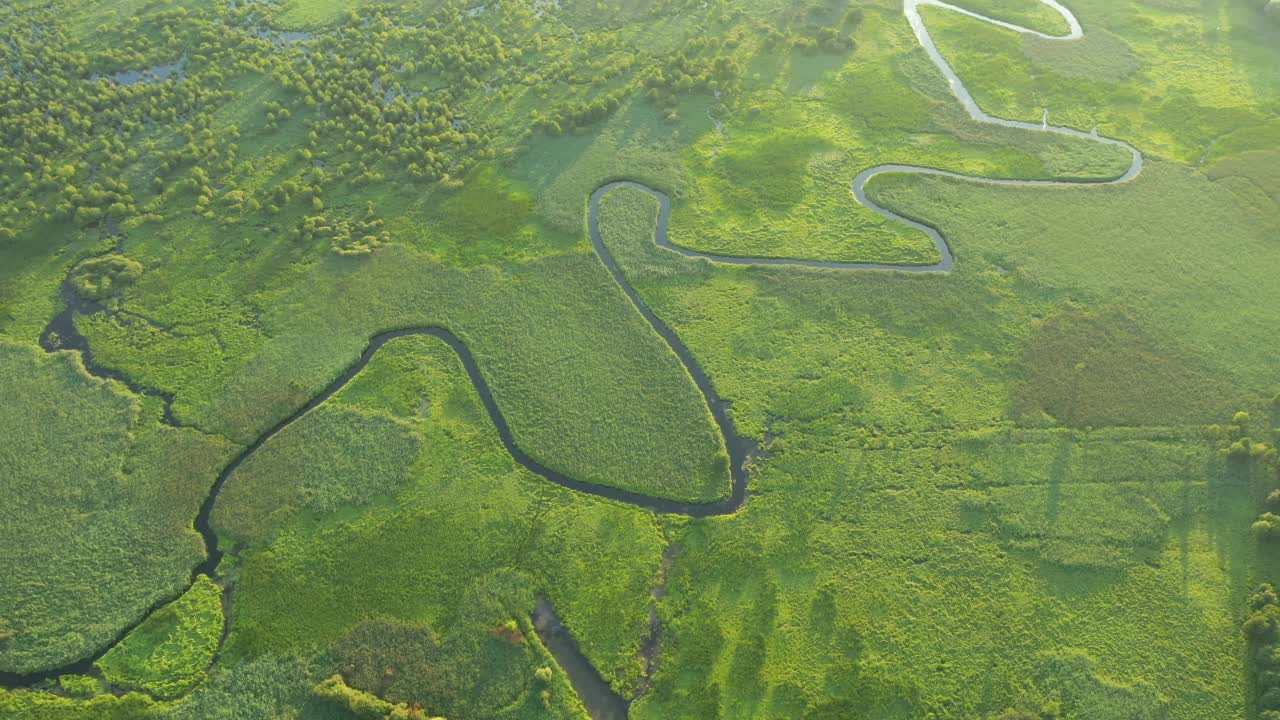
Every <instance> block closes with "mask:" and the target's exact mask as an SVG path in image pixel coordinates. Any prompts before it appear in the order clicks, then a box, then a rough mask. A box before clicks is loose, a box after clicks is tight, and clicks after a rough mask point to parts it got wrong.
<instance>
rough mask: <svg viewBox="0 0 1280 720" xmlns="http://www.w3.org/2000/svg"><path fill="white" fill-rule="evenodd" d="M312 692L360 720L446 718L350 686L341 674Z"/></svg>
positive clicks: (432, 719) (316, 687)
mask: <svg viewBox="0 0 1280 720" xmlns="http://www.w3.org/2000/svg"><path fill="white" fill-rule="evenodd" d="M311 693H312V694H313V695H315V696H316V697H317V698H319V699H320V700H324V701H326V702H329V703H331V704H333V705H335V706H336V707H339V708H341V709H342V710H344V711H346V712H347V713H350V714H351V716H352V717H356V718H359V719H360V720H444V719H443V718H430V717H428V716H427V713H426V711H425V710H423V709H422V706H420V705H409V704H406V703H396V704H392V703H389V702H387V701H386V700H383V699H382V698H379V697H378V696H376V695H373V694H370V693H367V692H364V691H363V690H356V689H355V688H352V687H349V686H348V685H347V684H346V682H344V681H343V680H342V676H341V675H333V676H332V677H329V678H328V679H326V680H324V681H323V682H321V683H320V684H319V685H316V686H315V687H314V688H312V689H311Z"/></svg>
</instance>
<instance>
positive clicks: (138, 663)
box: [96, 575, 224, 698]
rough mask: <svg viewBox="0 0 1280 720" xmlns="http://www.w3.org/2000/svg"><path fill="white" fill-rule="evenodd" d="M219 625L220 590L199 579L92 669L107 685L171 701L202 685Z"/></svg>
mask: <svg viewBox="0 0 1280 720" xmlns="http://www.w3.org/2000/svg"><path fill="white" fill-rule="evenodd" d="M223 620H224V619H223V616H222V588H220V587H218V585H217V584H215V583H214V582H213V581H212V580H210V579H209V578H208V577H207V576H204V575H201V576H200V577H198V578H196V581H195V583H194V584H193V585H192V586H191V588H190V589H189V590H187V591H186V592H185V593H183V595H182V597H180V598H178V599H177V600H175V601H173V602H172V603H169V604H168V605H166V606H164V607H163V608H161V609H160V610H157V611H156V612H154V613H152V614H151V615H150V616H149V617H148V618H147V619H146V620H145V621H144V622H143V623H142V624H141V625H139V626H138V627H137V628H135V629H134V630H133V631H132V632H130V633H129V635H128V636H126V637H125V639H124V640H122V641H121V642H120V643H119V644H118V645H115V646H114V647H112V648H111V650H110V651H108V652H107V654H106V655H104V656H103V657H102V659H101V660H99V661H98V662H97V663H96V665H97V667H98V669H100V670H101V671H102V674H103V675H104V676H105V677H106V678H107V680H108V681H109V682H110V683H112V684H113V685H118V686H120V687H126V688H136V689H139V690H144V691H146V692H147V693H148V694H149V695H152V696H153V697H159V698H172V697H177V696H179V695H182V694H184V693H186V692H188V691H190V690H191V689H192V688H194V687H195V686H196V685H198V684H200V682H201V681H203V680H204V678H205V673H206V672H207V671H208V668H209V664H210V663H211V662H212V661H213V656H214V653H216V652H217V650H218V642H219V641H220V640H221V638H222V626H223Z"/></svg>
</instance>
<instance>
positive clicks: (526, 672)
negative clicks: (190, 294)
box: [219, 338, 665, 718]
mask: <svg viewBox="0 0 1280 720" xmlns="http://www.w3.org/2000/svg"><path fill="white" fill-rule="evenodd" d="M331 404H332V405H333V406H334V410H335V411H336V410H337V409H338V408H341V410H342V412H344V413H362V414H366V415H367V416H368V417H375V418H385V422H388V423H395V424H397V425H399V426H400V427H402V428H403V430H402V432H400V433H388V432H385V431H382V432H379V431H378V428H377V427H376V426H373V427H369V428H368V429H369V432H366V433H365V434H364V435H363V436H362V437H358V438H354V439H353V442H356V443H361V444H364V445H367V446H372V447H374V448H381V447H397V446H404V447H405V448H406V449H405V450H404V451H405V452H409V453H410V457H409V459H408V461H407V462H406V463H405V468H404V469H403V470H401V472H405V471H407V473H408V478H407V479H404V480H401V481H399V482H398V483H397V484H398V485H399V486H398V487H395V488H394V491H388V492H386V493H384V494H383V496H382V497H380V498H378V499H376V500H374V501H372V502H370V503H368V504H367V505H365V506H364V507H363V508H350V507H347V508H344V509H340V510H333V509H332V508H329V509H328V511H325V509H324V506H325V505H331V504H337V503H338V502H340V501H342V500H343V499H344V498H346V497H347V493H348V492H349V491H348V490H347V489H346V488H344V487H343V486H342V485H341V484H339V483H337V482H336V481H337V480H338V479H344V478H346V477H348V473H347V472H345V471H344V468H343V467H341V466H335V465H334V464H332V463H325V462H324V461H323V453H324V452H325V451H324V446H323V445H322V444H321V443H319V442H318V441H317V440H316V439H315V438H316V436H315V435H313V434H311V432H310V431H307V430H304V429H302V428H301V427H299V431H298V432H296V433H289V432H285V433H282V434H280V435H278V436H276V437H275V438H273V440H272V441H271V442H272V443H273V444H274V443H279V444H280V445H281V446H282V447H288V448H290V449H293V450H296V451H298V452H300V453H301V454H302V455H303V456H309V457H311V458H313V459H315V460H316V465H315V467H314V470H311V471H308V472H314V473H316V474H327V475H328V477H329V478H331V479H332V480H333V481H334V482H331V483H329V484H327V485H326V484H320V485H319V487H318V491H317V493H318V494H323V493H324V492H325V491H327V494H324V495H323V496H324V497H326V498H327V500H325V501H324V502H322V503H321V504H320V505H319V506H317V505H316V503H315V502H313V501H309V500H307V499H304V498H302V497H294V498H286V499H278V500H275V503H276V504H278V505H280V507H281V508H283V509H282V510H280V511H278V512H276V513H275V516H276V517H277V518H281V520H280V522H281V524H282V527H281V529H280V530H279V532H278V534H277V536H276V537H275V538H274V540H273V541H271V542H269V543H268V542H263V543H257V542H251V543H250V546H249V549H248V550H247V551H245V552H244V553H243V556H242V564H243V567H242V569H241V570H240V571H239V576H238V580H237V589H236V600H235V603H236V604H235V623H234V625H233V631H232V635H231V638H230V640H229V649H228V653H229V655H230V656H231V657H234V658H239V657H245V658H256V657H260V656H266V655H271V654H277V653H281V652H287V651H295V652H302V653H315V652H318V651H320V650H323V649H325V648H326V647H329V646H330V645H331V644H336V647H337V648H338V649H337V650H336V652H337V653H338V654H339V655H340V656H341V657H346V658H348V659H347V660H340V662H341V663H346V664H341V665H340V668H341V669H342V670H343V672H344V674H345V675H346V676H347V678H348V680H349V681H352V682H355V683H356V686H357V687H359V688H360V689H363V690H366V691H370V692H377V693H378V694H379V695H381V696H383V697H384V698H385V699H387V700H389V701H392V702H420V703H422V704H423V705H425V706H426V707H427V708H428V709H430V710H431V711H432V712H436V713H438V714H441V715H445V716H447V717H450V718H453V717H543V715H540V714H539V713H541V712H545V711H546V708H544V707H543V705H542V701H541V699H540V685H539V683H541V682H542V681H540V680H538V679H537V678H535V677H534V671H535V670H536V669H537V667H538V666H540V665H541V664H545V663H546V662H548V660H547V659H546V658H545V657H543V656H542V654H541V653H540V652H539V651H538V648H537V647H536V646H537V642H536V640H533V639H532V638H531V637H525V638H523V639H520V640H519V641H518V642H513V641H512V639H511V638H510V637H505V636H502V635H500V634H498V633H496V629H498V628H500V627H502V625H503V624H504V623H505V622H507V621H509V620H516V621H517V622H518V623H520V624H521V629H520V633H521V634H522V635H526V636H531V633H532V631H531V629H530V628H529V627H528V626H527V614H528V611H529V610H530V609H531V608H532V598H533V596H534V594H535V593H543V594H546V595H547V596H549V597H550V598H551V599H552V600H553V602H555V604H556V607H557V609H559V610H560V612H561V613H562V614H563V616H564V617H565V619H566V622H567V623H572V626H573V627H574V628H575V630H576V629H577V628H582V630H583V633H584V634H583V637H584V640H585V642H584V646H583V649H584V651H585V652H587V653H588V655H589V657H591V658H592V660H593V661H594V662H595V664H596V666H597V667H599V668H600V669H601V671H602V672H603V673H605V675H606V677H608V678H609V679H610V680H612V681H613V682H614V683H615V685H616V686H617V687H618V688H619V689H622V690H628V689H629V690H634V688H635V686H636V684H637V683H638V680H639V676H640V672H641V670H642V667H641V666H640V663H639V660H638V657H637V651H638V648H639V644H640V641H641V639H642V638H643V636H644V634H645V632H646V624H647V617H646V615H645V607H646V604H647V600H648V589H649V587H650V586H651V584H652V582H653V581H654V574H655V573H656V567H657V562H658V559H659V557H660V556H661V553H662V551H663V547H664V544H665V543H664V539H663V534H662V532H661V529H660V528H659V526H658V525H657V524H656V523H655V522H654V519H653V517H652V516H651V515H649V514H648V513H643V512H639V511H635V510H631V509H627V508H625V507H620V506H617V505H614V504H611V503H605V502H601V501H597V500H588V499H585V498H582V497H580V496H575V495H573V494H571V493H569V492H567V491H564V490H561V489H559V488H556V487H555V486H552V485H549V484H548V483H546V482H545V481H542V480H541V479H539V478H536V477H534V476H532V475H531V474H529V473H528V472H527V471H525V470H523V469H521V468H519V467H518V466H516V465H515V464H514V463H513V462H512V461H511V459H510V457H509V456H508V455H507V453H506V451H505V449H504V448H503V447H502V445H501V444H500V443H499V441H498V438H497V433H496V431H495V429H494V428H493V425H492V423H491V422H490V420H489V418H488V416H487V414H486V413H485V412H484V408H483V406H482V405H481V404H480V402H479V398H478V396H477V395H476V393H475V389H474V387H473V386H472V385H471V382H470V380H469V379H468V378H467V376H466V374H465V373H464V372H463V370H462V366H461V363H460V362H459V361H458V359H457V357H456V356H455V355H454V354H453V351H452V350H450V349H449V348H448V347H447V346H446V345H444V344H443V343H442V342H440V341H438V340H435V339H431V338H425V339H424V338H408V339H401V340H396V341H393V342H392V343H391V344H389V345H387V346H386V347H384V348H383V349H382V350H380V351H379V353H378V355H377V356H375V358H374V359H373V361H372V362H371V363H370V365H369V366H368V367H367V368H366V369H365V370H364V371H363V372H362V373H361V374H360V375H359V376H358V377H357V378H356V379H355V380H354V381H353V382H352V383H351V384H350V385H348V386H347V387H346V388H344V390H343V391H342V392H341V393H339V394H338V395H336V396H335V397H334V398H332V399H331V400H330V401H329V402H328V403H326V404H325V405H322V406H321V407H320V408H318V409H317V410H316V411H315V412H316V413H321V412H324V411H327V410H330V407H329V406H330V405H331ZM313 417H314V416H313V415H308V416H306V417H304V418H303V419H302V420H301V421H299V426H301V425H302V424H303V423H307V422H308V421H310V420H312V419H313ZM405 436H407V438H408V440H412V441H413V442H408V440H406V437H405ZM327 442H329V443H330V444H332V443H334V442H337V440H336V439H328V440H327ZM264 452H265V450H264ZM280 452H286V450H284V449H282V450H281V451H280ZM243 472H244V473H245V474H244V475H243V476H240V475H239V474H237V476H235V477H233V479H232V480H231V482H232V483H244V485H245V486H247V487H246V491H245V492H243V493H231V492H229V493H228V494H227V495H226V496H225V497H224V498H221V499H220V501H219V502H220V503H226V505H225V506H223V507H220V508H219V512H220V513H221V517H235V516H236V515H237V513H238V512H239V508H238V507H237V505H239V504H241V503H244V502H247V503H250V504H252V503H258V502H261V499H260V497H259V496H258V495H256V494H254V493H253V492H249V490H254V489H263V486H265V485H268V484H270V483H272V482H277V481H278V480H277V478H276V477H272V476H270V475H265V474H258V473H254V472H251V471H250V468H249V467H247V466H246V467H245V469H244V471H243ZM370 472H371V473H372V469H371V470H370ZM348 502H349V501H348ZM283 518H288V520H284V519H283ZM477 569H479V570H480V572H479V573H477V572H476V570H477ZM352 598H359V602H351V599H352ZM393 618H401V619H402V620H399V621H393V620H392V619H393ZM405 623H408V624H405ZM399 637H404V638H405V639H404V640H403V641H400V640H392V639H391V638H399ZM392 652H399V653H406V656H405V657H404V658H390V657H386V658H383V657H382V656H381V655H379V653H382V654H385V653H392ZM369 663H380V664H374V665H369ZM386 667H400V668H402V669H403V672H401V673H400V674H397V675H396V676H394V677H385V678H384V677H383V670H384V669H385V668H386ZM410 668H413V670H412V671H411V670H410ZM398 672H399V671H398ZM358 678H366V679H363V680H361V679H358ZM551 689H552V691H553V693H554V694H555V703H554V704H555V706H556V708H558V709H555V713H556V714H555V715H554V716H556V717H576V715H575V712H577V711H573V710H572V708H573V707H574V706H576V699H574V698H573V696H572V692H571V691H569V690H568V689H567V686H563V683H562V682H561V683H559V684H556V685H555V686H554V687H552V688H551Z"/></svg>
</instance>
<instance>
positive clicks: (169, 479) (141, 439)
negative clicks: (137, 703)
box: [0, 342, 231, 671]
mask: <svg viewBox="0 0 1280 720" xmlns="http://www.w3.org/2000/svg"><path fill="white" fill-rule="evenodd" d="M0 396H3V397H4V398H5V412H4V413H3V414H2V415H0V436H2V437H4V438H5V442H4V443H3V447H2V448H0V466H2V467H3V468H4V472H3V473H0V485H2V486H3V492H4V497H5V508H6V511H5V513H4V521H3V523H0V543H2V544H3V546H4V547H6V548H9V551H7V552H5V553H4V554H3V558H2V559H0V573H3V575H4V577H5V582H4V583H3V586H2V587H0V622H2V623H3V629H4V630H5V631H6V633H5V639H4V640H3V641H0V668H3V669H4V670H13V671H32V670H39V669H42V668H45V667H50V666H54V667H56V666H58V665H61V664H63V663H67V662H70V661H72V660H76V659H79V658H80V657H83V656H84V655H87V654H89V653H91V652H93V651H94V650H96V649H98V648H99V647H102V646H103V645H105V644H106V643H108V642H110V641H111V640H112V639H114V638H115V636H116V634H117V633H118V632H119V631H120V630H121V629H122V628H123V627H125V626H127V625H129V624H131V623H133V622H135V621H137V620H138V619H140V618H141V616H142V615H143V613H145V612H146V610H147V609H148V608H149V607H150V606H151V605H153V604H155V603H158V602H160V601H162V600H165V599H167V598H169V597H173V596H174V595H176V594H177V593H178V592H179V591H180V590H182V588H183V587H184V586H185V584H186V582H187V579H188V576H189V575H190V573H191V567H192V566H193V565H194V564H195V563H197V562H198V561H200V560H201V559H203V554H204V549H203V546H202V544H201V542H200V538H199V536H198V535H196V533H195V532H194V531H193V530H192V528H191V518H192V517H194V516H195V513H196V509H197V508H198V507H199V505H200V503H201V501H202V500H203V499H204V496H205V495H206V494H207V493H208V490H209V487H210V486H211V485H212V484H213V480H214V476H215V474H216V472H217V470H218V468H219V467H220V466H221V463H224V462H226V460H227V459H228V457H229V451H230V450H231V446H230V444H229V443H227V442H226V441H224V440H221V439H219V438H216V437H212V436H209V435H204V434H202V433H199V432H196V431H194V430H189V429H182V430H178V429H174V428H171V427H166V426H163V425H161V424H159V422H158V421H159V416H160V411H161V408H160V406H159V405H158V403H157V402H155V401H150V400H148V401H139V399H138V398H136V397H134V396H131V395H130V394H129V393H128V391H127V390H125V389H124V388H123V387H122V386H120V385H118V384H117V383H114V382H110V381H102V380H98V379H96V378H92V377H90V376H88V375H87V374H86V373H85V372H84V369H83V367H82V365H81V364H80V360H79V357H78V356H76V355H73V354H70V353H59V354H57V355H53V356H49V357H45V356H43V353H42V352H41V351H39V350H35V349H31V348H27V347H24V346H22V345H17V344H13V343H10V342H0Z"/></svg>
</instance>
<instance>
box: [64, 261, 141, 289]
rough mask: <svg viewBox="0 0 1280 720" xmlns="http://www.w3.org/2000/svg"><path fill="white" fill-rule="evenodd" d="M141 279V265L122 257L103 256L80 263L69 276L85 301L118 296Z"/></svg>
mask: <svg viewBox="0 0 1280 720" xmlns="http://www.w3.org/2000/svg"><path fill="white" fill-rule="evenodd" d="M140 277H142V263H140V262H138V261H137V260H134V259H133V258H129V257H125V256H124V255H115V254H111V255H103V256H102V257H96V258H90V259H88V260H85V261H84V262H82V263H80V264H79V265H78V266H77V267H76V269H75V271H74V272H73V273H72V274H71V284H72V286H73V287H74V288H75V289H76V292H77V293H79V295H80V297H82V298H84V299H86V300H104V299H106V298H107V297H110V296H112V295H119V294H120V293H121V292H122V291H123V290H124V288H126V287H128V286H130V285H132V284H134V283H135V282H137V281H138V278H140Z"/></svg>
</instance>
